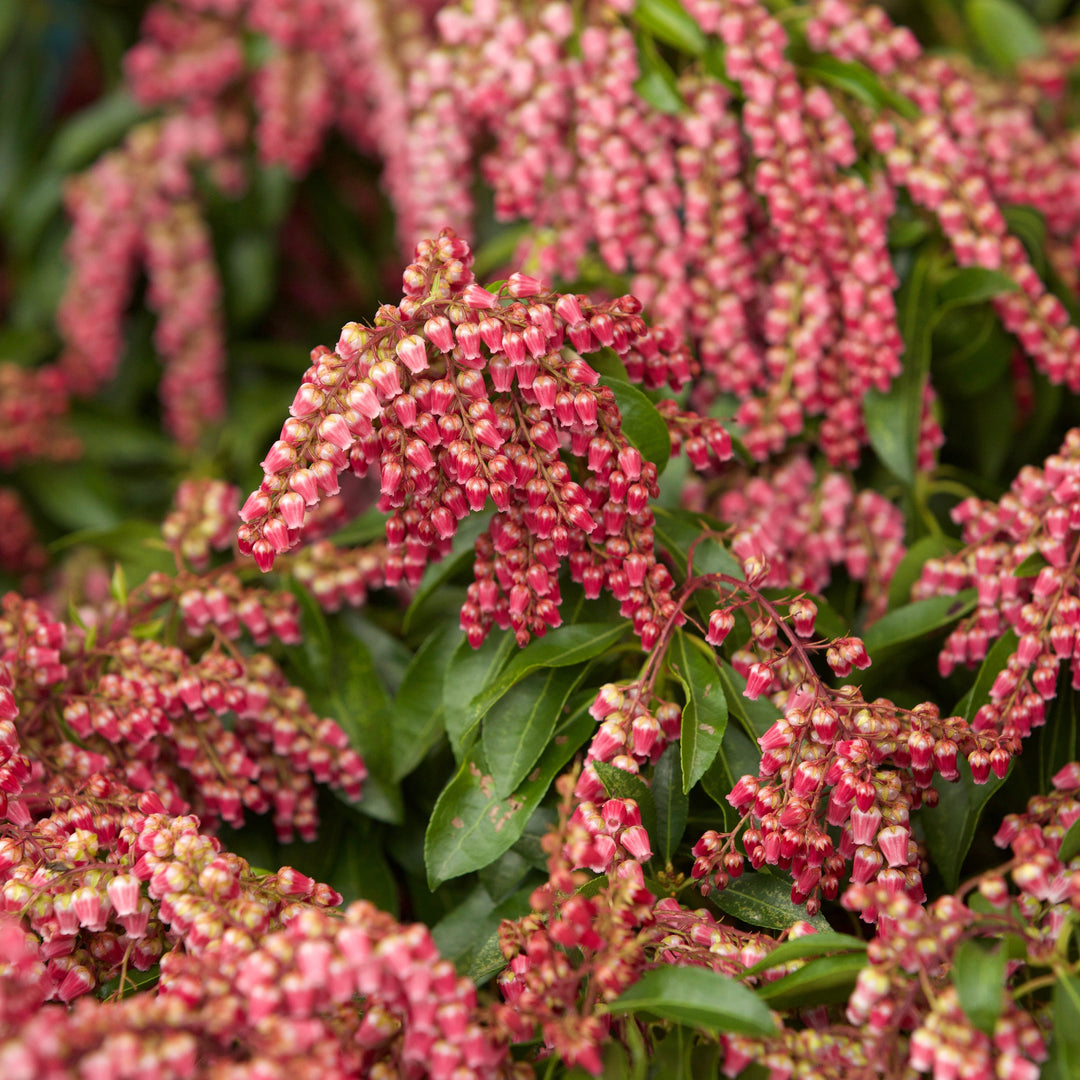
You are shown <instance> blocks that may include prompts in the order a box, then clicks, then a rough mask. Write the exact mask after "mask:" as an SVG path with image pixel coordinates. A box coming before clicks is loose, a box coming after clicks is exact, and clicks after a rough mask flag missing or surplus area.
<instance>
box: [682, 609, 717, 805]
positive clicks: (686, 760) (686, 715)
mask: <svg viewBox="0 0 1080 1080" xmlns="http://www.w3.org/2000/svg"><path fill="white" fill-rule="evenodd" d="M667 659H668V666H669V667H671V668H672V670H673V671H675V672H676V674H677V675H678V678H679V681H680V682H681V683H682V686H683V691H684V693H685V694H686V704H685V705H684V706H683V715H682V734H681V736H680V739H679V747H680V756H681V758H682V782H683V791H687V792H688V791H689V790H690V789H691V788H692V787H693V786H694V785H695V784H696V783H697V782H698V781H699V780H700V779H701V778H702V777H703V776H704V775H705V773H706V772H707V771H708V769H709V766H710V765H712V763H713V759H714V758H715V757H716V755H717V753H718V752H719V750H720V743H721V742H722V741H723V738H724V731H725V729H726V728H727V720H728V705H727V697H726V696H725V694H724V687H723V683H722V682H721V678H720V671H719V669H718V666H717V664H716V662H715V661H714V660H710V659H709V658H708V657H707V656H704V655H703V654H702V652H701V650H700V649H698V648H697V646H696V645H695V644H694V643H693V641H691V640H690V638H688V637H687V635H686V634H684V633H683V632H682V631H681V630H679V631H676V633H675V639H674V641H672V643H671V648H670V649H669V650H668V657H667Z"/></svg>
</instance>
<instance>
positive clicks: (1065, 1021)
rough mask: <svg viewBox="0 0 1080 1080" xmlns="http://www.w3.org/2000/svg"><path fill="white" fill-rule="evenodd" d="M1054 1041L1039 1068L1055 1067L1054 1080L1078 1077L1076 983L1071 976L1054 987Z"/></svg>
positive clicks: (1079, 992) (1079, 995) (1079, 998)
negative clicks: (1044, 1061)
mask: <svg viewBox="0 0 1080 1080" xmlns="http://www.w3.org/2000/svg"><path fill="white" fill-rule="evenodd" d="M1053 1001H1054V1023H1053V1028H1052V1030H1053V1033H1054V1041H1053V1042H1052V1043H1051V1044H1050V1060H1049V1061H1048V1062H1047V1063H1046V1064H1045V1065H1044V1066H1043V1073H1042V1075H1043V1077H1047V1076H1048V1068H1049V1067H1051V1066H1056V1068H1057V1076H1058V1080H1072V1078H1073V1077H1076V1076H1080V979H1078V978H1077V977H1076V976H1075V975H1067V976H1065V978H1059V979H1058V981H1057V982H1056V983H1054V998H1053Z"/></svg>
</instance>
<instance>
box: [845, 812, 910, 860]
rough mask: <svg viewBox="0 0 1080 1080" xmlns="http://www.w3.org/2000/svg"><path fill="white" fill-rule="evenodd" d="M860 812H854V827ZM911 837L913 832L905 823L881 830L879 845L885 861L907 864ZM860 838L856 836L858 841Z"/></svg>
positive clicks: (878, 838)
mask: <svg viewBox="0 0 1080 1080" xmlns="http://www.w3.org/2000/svg"><path fill="white" fill-rule="evenodd" d="M857 814H858V811H857V810H856V811H855V812H854V813H853V814H852V816H851V817H852V828H853V830H854V828H855V827H856V826H855V824H854V822H855V817H856V815H857ZM910 839H911V833H910V831H909V830H907V829H905V828H904V827H903V825H889V826H888V827H887V828H884V829H882V830H881V832H879V833H878V835H877V845H878V847H879V848H881V853H882V854H883V855H884V856H885V861H886V862H888V864H889V866H907V861H908V840H910ZM858 842H859V840H858V838H856V843H858Z"/></svg>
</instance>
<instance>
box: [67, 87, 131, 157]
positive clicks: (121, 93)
mask: <svg viewBox="0 0 1080 1080" xmlns="http://www.w3.org/2000/svg"><path fill="white" fill-rule="evenodd" d="M142 113H143V110H142V107H141V106H140V105H138V104H137V103H136V102H135V101H134V99H133V98H132V97H131V96H130V95H129V94H128V93H127V91H126V90H122V89H119V90H113V91H112V92H111V93H109V94H107V95H106V96H105V97H102V98H99V99H98V100H97V101H95V102H94V103H93V104H92V105H87V106H86V107H84V108H82V109H80V110H79V111H78V112H76V113H75V114H74V115H73V116H72V118H71V119H70V120H67V121H65V123H64V125H63V126H62V127H61V128H60V130H59V131H57V133H56V137H55V138H54V139H53V141H52V145H51V146H50V147H49V154H48V159H47V160H48V164H49V165H51V166H52V167H54V168H57V169H59V170H61V172H71V171H72V170H74V169H82V168H84V167H85V166H87V165H89V164H90V163H91V162H92V161H93V160H94V158H96V157H97V156H98V155H99V154H100V153H102V151H104V150H107V149H108V148H109V147H111V146H114V145H115V144H116V143H117V142H119V141H120V139H121V138H122V137H123V136H124V134H125V133H126V132H127V130H128V129H129V128H130V127H132V125H134V123H135V122H136V121H137V120H138V119H139V118H140V117H141V116H142Z"/></svg>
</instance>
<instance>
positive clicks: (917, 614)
mask: <svg viewBox="0 0 1080 1080" xmlns="http://www.w3.org/2000/svg"><path fill="white" fill-rule="evenodd" d="M977 602H978V594H977V593H976V591H975V590H974V589H965V590H964V591H963V592H961V593H958V594H957V595H956V596H931V597H930V598H929V599H927V600H916V601H914V602H913V603H911V604H905V605H904V606H903V607H901V608H897V609H896V610H895V611H890V612H889V613H888V614H887V615H883V616H882V617H881V618H880V619H878V620H877V622H875V623H874V624H873V625H872V626H870V627H869V628H868V629H867V631H866V633H865V634H863V644H864V645H865V646H866V651H867V653H869V655H870V659H871V660H873V659H874V657H875V656H877V655H878V654H879V653H882V652H884V651H885V650H886V649H891V648H893V647H895V646H897V645H902V644H903V643H904V642H906V641H914V640H916V639H918V638H923V637H926V636H927V635H928V634H932V633H933V632H934V631H935V630H940V629H941V628H942V627H944V626H948V625H949V624H950V623H953V622H956V620H957V619H960V618H963V616H965V615H967V614H969V613H970V612H971V611H974V609H975V604H976V603H977Z"/></svg>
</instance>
